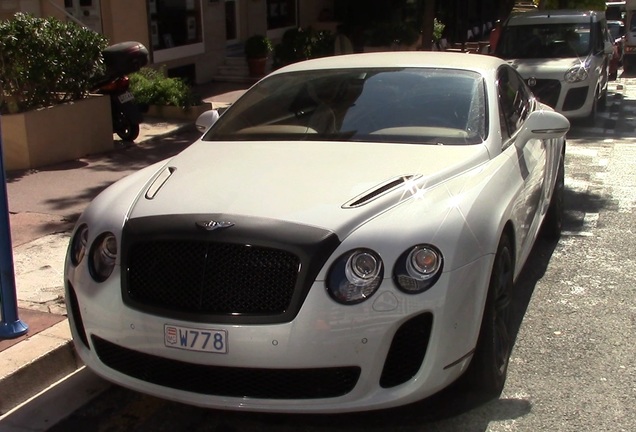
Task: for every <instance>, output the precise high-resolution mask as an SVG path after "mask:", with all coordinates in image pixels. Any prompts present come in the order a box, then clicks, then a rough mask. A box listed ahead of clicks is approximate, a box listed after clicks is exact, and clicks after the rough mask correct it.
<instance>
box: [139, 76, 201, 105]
mask: <svg viewBox="0 0 636 432" xmlns="http://www.w3.org/2000/svg"><path fill="white" fill-rule="evenodd" d="M129 79H130V91H131V92H132V94H133V95H134V96H135V100H136V102H137V103H138V104H140V105H173V106H178V107H182V108H188V107H190V106H192V105H198V104H199V103H200V100H199V99H198V98H197V97H196V96H195V95H194V94H193V93H192V89H191V88H190V86H189V85H188V84H187V83H186V82H185V81H183V80H182V79H180V78H168V77H167V76H166V74H165V71H164V70H163V69H161V70H157V69H152V68H149V67H144V68H141V70H140V71H139V72H135V73H133V74H130V75H129Z"/></svg>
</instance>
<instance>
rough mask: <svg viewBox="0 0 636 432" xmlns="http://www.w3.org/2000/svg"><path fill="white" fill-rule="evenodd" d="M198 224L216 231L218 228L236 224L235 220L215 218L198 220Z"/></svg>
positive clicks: (207, 229)
mask: <svg viewBox="0 0 636 432" xmlns="http://www.w3.org/2000/svg"><path fill="white" fill-rule="evenodd" d="M196 226H197V227H199V228H201V229H203V230H206V231H214V230H216V229H222V228H229V227H231V226H234V222H228V221H215V220H209V221H198V222H196Z"/></svg>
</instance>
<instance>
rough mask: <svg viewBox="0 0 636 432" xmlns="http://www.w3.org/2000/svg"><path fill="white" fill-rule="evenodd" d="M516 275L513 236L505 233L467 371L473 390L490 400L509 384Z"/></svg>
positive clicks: (496, 257) (493, 269)
mask: <svg viewBox="0 0 636 432" xmlns="http://www.w3.org/2000/svg"><path fill="white" fill-rule="evenodd" d="M513 276H514V253H513V250H512V245H511V243H510V239H509V238H508V236H507V235H505V234H504V235H503V236H502V237H501V240H500V241H499V246H498V247H497V254H496V256H495V262H494V264H493V268H492V273H491V276H490V284H489V286H488V296H487V298H486V306H485V308H484V316H483V319H482V323H481V329H480V331H479V339H478V340H477V347H476V348H475V353H474V354H473V359H472V361H471V363H470V366H469V367H468V370H467V372H466V374H467V376H466V379H467V384H469V386H470V387H471V390H472V391H473V392H474V393H478V394H480V395H482V396H484V397H486V398H488V399H490V398H496V397H499V395H501V392H502V391H503V388H504V384H505V383H506V374H507V373H508V361H509V358H510V353H511V351H512V345H513V337H512V331H511V322H512V315H513V314H512V305H513V302H512V295H513V288H514V287H513Z"/></svg>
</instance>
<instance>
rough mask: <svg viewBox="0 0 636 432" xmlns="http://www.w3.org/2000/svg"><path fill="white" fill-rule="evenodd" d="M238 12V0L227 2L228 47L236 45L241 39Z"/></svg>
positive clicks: (226, 31)
mask: <svg viewBox="0 0 636 432" xmlns="http://www.w3.org/2000/svg"><path fill="white" fill-rule="evenodd" d="M238 12H239V11H238V1H237V0H225V40H226V42H227V44H228V45H231V44H234V43H236V42H237V41H238V39H239V28H240V26H239V14H238Z"/></svg>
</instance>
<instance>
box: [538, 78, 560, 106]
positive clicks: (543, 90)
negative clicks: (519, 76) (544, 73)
mask: <svg viewBox="0 0 636 432" xmlns="http://www.w3.org/2000/svg"><path fill="white" fill-rule="evenodd" d="M530 89H531V90H532V93H534V95H535V97H536V98H537V99H538V100H539V101H540V102H542V103H544V104H546V105H549V106H551V107H552V108H554V107H556V104H557V102H558V101H559V94H560V93H561V83H560V82H559V81H558V80H551V79H538V80H536V84H535V85H534V86H533V87H530Z"/></svg>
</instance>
